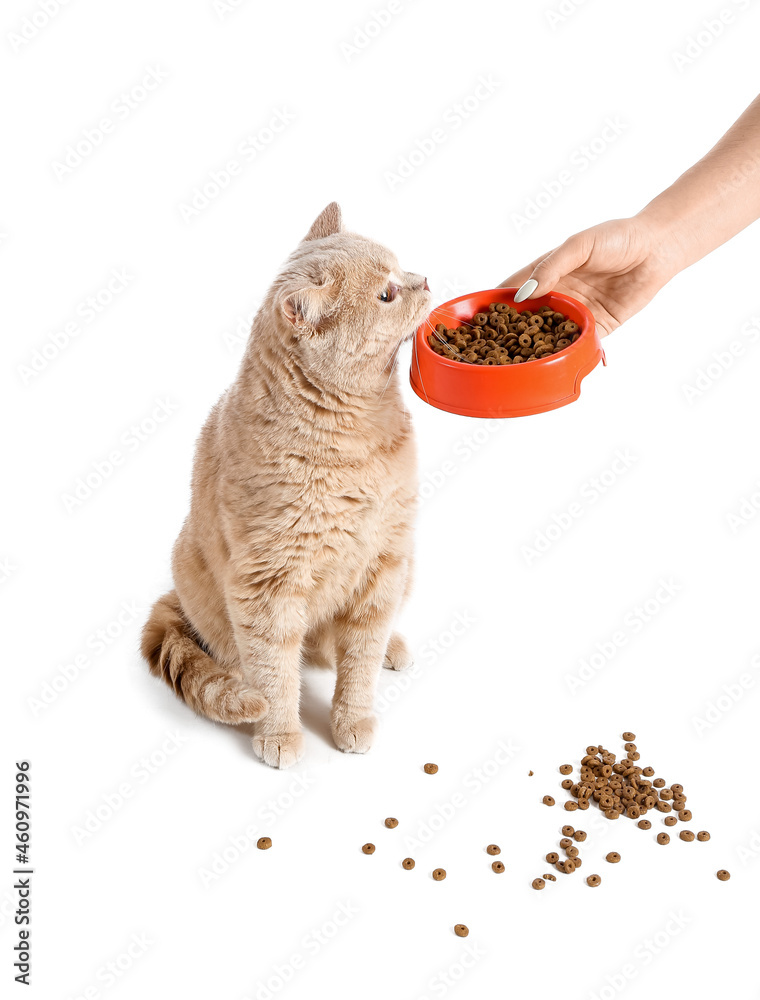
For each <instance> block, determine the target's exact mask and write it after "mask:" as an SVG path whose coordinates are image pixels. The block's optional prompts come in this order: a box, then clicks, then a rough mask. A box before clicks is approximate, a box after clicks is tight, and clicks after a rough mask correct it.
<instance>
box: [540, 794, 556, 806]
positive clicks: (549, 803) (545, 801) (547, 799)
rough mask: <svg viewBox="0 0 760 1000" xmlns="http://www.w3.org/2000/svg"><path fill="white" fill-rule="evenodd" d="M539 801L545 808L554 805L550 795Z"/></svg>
mask: <svg viewBox="0 0 760 1000" xmlns="http://www.w3.org/2000/svg"><path fill="white" fill-rule="evenodd" d="M541 801H542V802H543V804H544V805H545V806H553V805H554V799H553V798H552V797H551V795H544V797H543V798H542V799H541Z"/></svg>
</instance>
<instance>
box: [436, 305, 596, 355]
mask: <svg viewBox="0 0 760 1000" xmlns="http://www.w3.org/2000/svg"><path fill="white" fill-rule="evenodd" d="M491 307H493V308H491ZM580 335H581V329H580V327H579V326H578V324H577V323H575V322H573V320H571V319H568V317H567V316H565V315H564V314H563V313H560V312H554V311H553V310H551V309H550V308H548V307H544V308H542V309H539V310H538V312H532V311H531V310H529V309H525V310H523V311H522V312H519V311H518V310H517V309H516V308H515V307H514V306H512V305H509V304H507V303H506V302H492V303H491V305H490V306H489V311H488V312H485V311H481V312H477V313H475V315H474V316H473V317H472V319H471V320H470V321H469V322H467V321H462V322H460V324H459V326H457V327H447V326H446V325H445V324H444V323H438V324H437V325H436V327H435V330H432V331H431V333H430V334H429V336H428V343H429V344H430V346H431V347H432V349H433V350H434V351H435V352H436V354H439V355H441V356H442V357H445V358H449V359H450V360H451V361H458V362H463V363H465V364H476V365H487V366H493V365H509V364H523V363H524V362H526V361H536V360H540V359H541V358H545V357H549V356H550V355H552V354H558V353H559V352H560V351H564V350H565V349H566V348H568V347H570V346H571V345H572V344H574V343H575V341H576V340H577V339H578V338H579V337H580Z"/></svg>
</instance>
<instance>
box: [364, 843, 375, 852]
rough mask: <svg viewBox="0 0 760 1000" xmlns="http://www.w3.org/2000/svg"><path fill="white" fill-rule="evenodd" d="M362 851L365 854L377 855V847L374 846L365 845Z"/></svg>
mask: <svg viewBox="0 0 760 1000" xmlns="http://www.w3.org/2000/svg"><path fill="white" fill-rule="evenodd" d="M362 851H363V852H364V853H365V854H374V853H375V845H374V844H365V845H364V846H363V847H362Z"/></svg>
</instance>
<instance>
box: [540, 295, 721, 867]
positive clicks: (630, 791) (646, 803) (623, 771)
mask: <svg viewBox="0 0 760 1000" xmlns="http://www.w3.org/2000/svg"><path fill="white" fill-rule="evenodd" d="M550 312H551V311H550V310H549V312H548V313H547V315H549V314H550ZM549 318H551V316H550V315H549ZM559 325H561V323H560V324H559ZM525 332H526V331H525V330H521V331H520V333H525ZM553 332H554V333H556V334H560V333H561V331H560V330H556V331H553ZM555 339H556V338H555ZM622 735H623V740H624V741H625V756H623V757H621V758H619V759H618V757H617V756H616V754H614V753H612V752H610V751H609V750H606V749H605V748H604V747H603V746H602V745H601V744H596V745H589V746H588V747H586V753H585V756H582V757H581V759H580V766H579V767H578V772H577V774H578V777H577V778H573V777H569V775H571V774H572V773H573V770H574V768H573V765H572V764H561V765H560V766H559V770H560V773H561V774H563V775H568V777H565V778H563V780H562V781H561V782H560V784H561V786H562V788H563V789H564V790H565V791H567V792H568V793H569V796H570V797H569V799H568V801H566V802H564V803H562V804H563V805H564V808H565V809H566V810H568V811H570V812H572V811H573V810H575V809H588V808H589V806H593V805H597V806H598V808H599V810H600V812H602V813H603V814H604V816H605V818H606V819H609V820H616V819H618V818H619V817H620V816H621V815H622V816H626V817H627V818H629V819H632V820H635V821H636V823H637V825H638V827H639V829H641V830H651V829H652V820H650V819H645V818H644V815H645V814H646V813H647V812H648V811H649V810H656V811H657V812H659V813H661V814H662V821H663V824H664V825H665V826H666V827H674V826H675V825H676V824H677V823H678V820H679V819H680V820H682V821H684V822H686V821H688V820H690V819H691V811H690V810H689V809H687V807H686V795H685V793H684V789H683V785H681V784H679V783H677V782H674V783H672V784H668V783H667V782H666V781H665V779H664V778H654V774H655V770H654V768H653V767H651V766H649V765H646V766H644V762H643V761H642V762H641V764H639V763H638V762H639V761H640V759H641V754H640V753H639V751H638V749H637V747H636V743H635V742H634V740H635V739H636V737H635V734H634V733H629V732H626V733H623V734H622ZM549 798H551V797H550V796H549ZM562 834H563V838H562V840H560V847H561V848H562V849H563V850H564V852H565V855H566V857H565V858H563V859H560V858H559V856H558V855H557V853H556V852H555V851H552V852H550V853H549V854H547V855H546V860H547V862H548V863H549V864H553V865H554V868H555V869H556V870H557V871H560V872H563V873H564V874H570V873H571V872H573V871H575V870H576V869H577V868H580V867H581V864H582V862H581V859H580V857H579V856H578V849H577V848H575V847H573V839H574V840H576V841H579V842H580V841H584V840H585V839H586V834H585V832H584V831H582V830H575V829H574V828H573V827H572V826H571V825H570V824H565V825H564V826H563V827H562ZM679 836H680V838H681V840H684V841H687V842H689V841H693V840H694V839H695V834H694V833H693V832H692V831H691V830H683V831H682V832H681V833H680V834H679ZM571 838H573V839H571ZM696 839H697V840H709V839H710V834H709V833H708V832H707V831H706V830H703V831H700V833H698V834H696ZM656 840H657V843H658V844H662V845H665V844H669V843H670V835H669V834H667V833H665V832H660V833H658V834H657V835H656ZM606 859H607V861H608V862H609V863H611V864H617V863H618V862H619V861H620V860H621V855H620V854H619V853H618V852H617V851H610V852H609V853H608V854H607V855H606ZM588 878H589V880H593V883H592V882H589V884H594V885H598V884H599V882H601V879H600V878H599V876H597V875H594V876H589V877H588ZM597 879H599V881H598V882H597V881H596V880H597Z"/></svg>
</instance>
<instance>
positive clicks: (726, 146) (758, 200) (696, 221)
mask: <svg viewBox="0 0 760 1000" xmlns="http://www.w3.org/2000/svg"><path fill="white" fill-rule="evenodd" d="M639 218H640V219H641V220H642V221H643V222H644V223H645V224H646V225H648V226H651V227H653V229H654V230H655V232H656V233H657V234H658V238H660V239H662V240H664V241H666V242H667V243H669V244H670V246H671V249H672V255H673V259H674V260H675V262H676V264H675V267H676V270H677V271H680V270H683V268H685V267H688V266H689V265H690V264H693V263H694V262H695V261H698V260H700V259H701V258H702V257H704V256H705V255H706V254H708V253H710V252H711V251H712V250H714V249H715V248H716V247H719V246H720V245H721V244H722V243H725V242H726V240H729V239H731V237H732V236H735V235H736V234H737V233H738V232H741V230H742V229H744V228H745V227H746V226H748V225H749V224H750V223H751V222H754V221H755V220H756V219H757V218H760V97H757V98H756V99H755V100H754V101H753V102H752V104H750V106H749V107H748V108H747V110H746V111H745V112H744V113H743V114H742V116H741V117H740V118H739V119H738V120H737V121H736V122H735V124H734V125H732V126H731V128H730V129H729V130H728V132H727V133H726V134H725V135H724V136H723V138H722V139H721V140H720V142H718V143H717V144H716V145H715V146H714V147H713V148H712V149H711V150H710V152H709V153H707V155H706V156H704V157H703V158H702V159H701V160H700V161H699V162H698V163H696V164H695V165H694V166H693V167H691V168H690V169H689V170H687V171H686V173H684V174H682V175H681V176H680V177H679V178H678V180H677V181H676V182H675V183H674V184H672V185H671V186H670V187H669V188H667V190H665V191H663V193H662V194H660V195H658V196H657V197H656V198H655V199H654V200H653V201H651V202H650V203H649V204H648V205H647V206H646V207H645V208H644V209H642V211H641V212H640V213H639Z"/></svg>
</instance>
